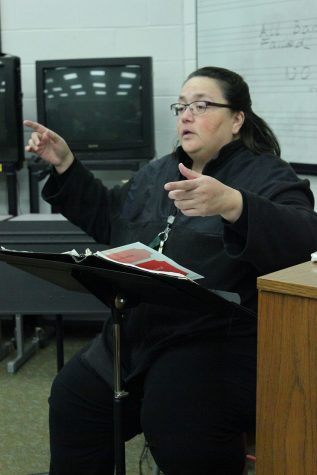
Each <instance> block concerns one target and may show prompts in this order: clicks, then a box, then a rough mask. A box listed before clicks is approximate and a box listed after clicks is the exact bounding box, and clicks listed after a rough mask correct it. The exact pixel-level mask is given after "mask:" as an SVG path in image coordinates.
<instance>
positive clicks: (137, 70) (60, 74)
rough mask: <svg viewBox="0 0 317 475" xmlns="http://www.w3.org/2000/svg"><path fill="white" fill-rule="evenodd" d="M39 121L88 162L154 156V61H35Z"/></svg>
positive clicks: (129, 59)
mask: <svg viewBox="0 0 317 475" xmlns="http://www.w3.org/2000/svg"><path fill="white" fill-rule="evenodd" d="M36 95H37V113H38V121H39V122H40V123H42V124H44V125H45V126H46V127H48V128H49V129H52V130H54V131H55V132H57V133H58V134H59V135H61V136H62V137H63V138H64V139H65V140H66V142H67V143H68V145H69V146H70V148H71V150H72V151H73V152H74V153H75V154H76V156H77V157H78V158H79V159H82V160H84V161H86V160H88V161H89V160H91V161H96V160H97V161H99V160H101V161H104V160H119V159H124V160H129V159H143V160H144V159H151V158H152V157H153V156H154V117H153V84H152V58H151V57H127V58H90V59H58V60H47V61H36Z"/></svg>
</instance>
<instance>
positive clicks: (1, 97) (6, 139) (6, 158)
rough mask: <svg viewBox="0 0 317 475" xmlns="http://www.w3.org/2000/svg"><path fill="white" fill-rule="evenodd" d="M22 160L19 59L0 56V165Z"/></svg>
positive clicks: (17, 162)
mask: <svg viewBox="0 0 317 475" xmlns="http://www.w3.org/2000/svg"><path fill="white" fill-rule="evenodd" d="M23 160H24V146H23V125H22V92H21V70H20V58H18V57H17V56H12V55H8V54H4V55H0V163H1V164H4V165H6V164H10V165H13V164H14V167H15V168H16V169H19V168H21V166H22V163H23Z"/></svg>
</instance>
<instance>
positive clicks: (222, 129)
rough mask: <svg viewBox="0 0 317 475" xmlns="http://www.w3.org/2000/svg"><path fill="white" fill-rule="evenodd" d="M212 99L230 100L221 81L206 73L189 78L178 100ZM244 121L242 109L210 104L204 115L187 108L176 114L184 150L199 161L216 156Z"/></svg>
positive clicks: (179, 136)
mask: <svg viewBox="0 0 317 475" xmlns="http://www.w3.org/2000/svg"><path fill="white" fill-rule="evenodd" d="M204 100H205V101H211V102H218V103H221V104H227V101H226V100H225V99H224V97H223V94H222V91H221V89H220V86H219V83H218V82H217V81H216V80H214V79H211V78H207V77H201V76H199V77H194V78H191V79H189V80H188V81H187V82H186V83H185V84H184V85H183V87H182V90H181V92H180V95H179V102H181V103H184V104H189V103H191V102H193V101H204ZM243 121H244V114H243V112H242V111H238V112H237V111H232V110H231V109H227V108H222V107H207V109H206V111H205V112H204V113H203V114H201V115H194V114H193V113H192V112H191V110H190V109H189V108H187V109H186V110H185V111H184V112H183V113H182V114H181V115H179V116H178V118H177V134H178V139H179V141H180V144H181V146H182V148H183V149H184V151H185V152H186V153H187V154H188V155H189V156H190V157H191V158H192V160H193V161H194V163H195V162H198V163H205V162H207V161H209V160H210V159H211V158H213V157H215V156H216V155H217V153H218V151H219V150H220V148H221V147H223V146H224V145H226V144H227V143H229V142H231V141H232V140H235V139H236V138H238V136H239V130H240V128H241V126H242V124H243Z"/></svg>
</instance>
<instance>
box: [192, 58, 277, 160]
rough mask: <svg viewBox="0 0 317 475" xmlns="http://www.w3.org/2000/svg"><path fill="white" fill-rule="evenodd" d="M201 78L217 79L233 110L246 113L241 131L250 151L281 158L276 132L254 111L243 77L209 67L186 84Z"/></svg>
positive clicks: (196, 72) (225, 70)
mask: <svg viewBox="0 0 317 475" xmlns="http://www.w3.org/2000/svg"><path fill="white" fill-rule="evenodd" d="M199 76H203V77H208V78H210V79H215V80H216V81H217V82H218V83H219V86H220V88H221V90H222V93H223V96H224V98H225V99H226V100H227V101H228V103H229V104H230V106H231V108H232V109H233V110H237V111H243V112H244V115H245V120H244V123H243V125H242V127H241V129H240V137H241V140H242V142H243V143H244V145H245V146H246V147H247V148H248V149H250V150H251V151H252V152H254V153H257V154H259V153H262V152H271V153H273V154H275V155H277V156H280V154H281V149H280V145H279V142H278V140H277V138H276V136H275V134H274V132H273V131H272V130H271V128H270V127H269V126H268V124H267V123H266V122H265V121H264V120H263V119H261V117H259V116H258V115H256V114H255V113H254V112H253V110H252V101H251V97H250V92H249V86H248V85H247V83H246V82H245V81H244V79H243V78H242V76H240V75H239V74H237V73H235V72H233V71H230V70H229V69H224V68H217V67H215V66H207V67H204V68H200V69H197V70H196V71H194V72H193V73H191V74H190V75H189V76H188V77H187V79H186V81H185V83H186V82H187V81H188V80H189V79H191V78H194V77H199Z"/></svg>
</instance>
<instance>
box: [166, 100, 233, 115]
mask: <svg viewBox="0 0 317 475" xmlns="http://www.w3.org/2000/svg"><path fill="white" fill-rule="evenodd" d="M207 107H227V108H228V109H231V106H230V104H220V103H219V102H211V101H194V102H191V103H190V104H182V103H181V102H175V104H171V105H170V108H171V111H172V112H173V115H176V116H178V115H182V114H183V113H184V112H185V110H187V109H188V108H189V110H190V111H191V113H192V114H194V115H201V114H203V113H204V112H206V109H207Z"/></svg>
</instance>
